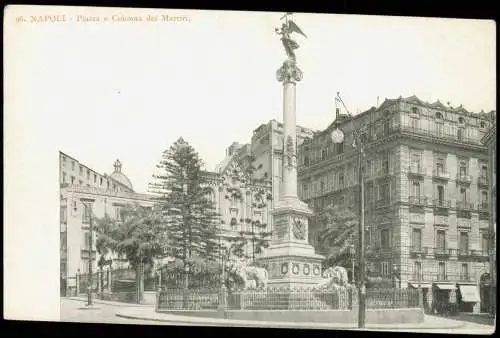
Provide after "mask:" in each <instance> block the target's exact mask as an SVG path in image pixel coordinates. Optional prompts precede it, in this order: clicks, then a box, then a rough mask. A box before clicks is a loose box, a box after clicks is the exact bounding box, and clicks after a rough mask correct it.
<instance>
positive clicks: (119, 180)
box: [59, 152, 153, 288]
mask: <svg viewBox="0 0 500 338" xmlns="http://www.w3.org/2000/svg"><path fill="white" fill-rule="evenodd" d="M59 159H60V180H61V181H60V182H61V184H60V273H61V277H62V278H63V279H64V280H66V281H68V285H67V287H68V288H71V287H74V286H73V285H71V282H72V281H74V279H72V278H73V277H74V276H75V275H76V273H77V272H80V273H87V272H88V270H89V257H90V254H89V249H90V247H89V243H90V242H89V240H90V215H91V213H92V215H94V217H98V218H101V217H104V215H105V214H108V215H109V216H111V217H112V218H115V219H120V215H121V213H120V209H121V208H122V207H123V206H124V205H126V204H136V203H137V204H139V205H143V206H152V205H153V201H152V199H151V196H150V195H146V194H139V193H135V192H134V190H133V188H132V184H131V183H130V180H129V179H128V178H127V177H126V176H125V175H124V174H123V172H122V165H121V163H120V161H119V160H117V161H116V162H115V164H114V172H113V173H112V174H111V175H101V174H98V173H97V172H96V171H94V170H92V169H90V168H89V167H87V166H85V165H83V164H82V163H80V162H78V161H77V160H76V159H75V158H73V157H70V156H68V155H67V154H64V153H62V152H60V153H59ZM95 243H96V233H95V232H94V236H93V244H94V245H93V248H92V258H93V260H92V263H93V271H97V262H98V261H99V259H100V256H99V254H98V253H97V252H96V248H95ZM125 265H126V261H125V260H120V259H114V260H113V263H112V268H120V267H123V266H125Z"/></svg>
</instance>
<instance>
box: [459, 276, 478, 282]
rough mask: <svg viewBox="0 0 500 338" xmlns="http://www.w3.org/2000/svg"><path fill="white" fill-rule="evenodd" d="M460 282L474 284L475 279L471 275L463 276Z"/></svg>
mask: <svg viewBox="0 0 500 338" xmlns="http://www.w3.org/2000/svg"><path fill="white" fill-rule="evenodd" d="M459 281H460V282H472V281H474V279H473V278H472V276H471V275H469V274H461V275H460V276H459Z"/></svg>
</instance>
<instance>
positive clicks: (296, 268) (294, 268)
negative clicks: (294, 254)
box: [292, 263, 300, 275]
mask: <svg viewBox="0 0 500 338" xmlns="http://www.w3.org/2000/svg"><path fill="white" fill-rule="evenodd" d="M299 272H300V266H299V263H292V273H293V274H294V275H298V274H299Z"/></svg>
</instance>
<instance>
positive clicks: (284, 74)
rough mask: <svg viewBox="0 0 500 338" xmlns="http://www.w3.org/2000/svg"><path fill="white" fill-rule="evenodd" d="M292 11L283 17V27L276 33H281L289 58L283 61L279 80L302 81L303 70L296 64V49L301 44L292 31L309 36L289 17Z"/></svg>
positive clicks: (278, 75)
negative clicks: (292, 36)
mask: <svg viewBox="0 0 500 338" xmlns="http://www.w3.org/2000/svg"><path fill="white" fill-rule="evenodd" d="M291 14H292V13H286V14H285V15H284V16H283V17H282V19H283V18H284V19H285V22H284V23H283V24H282V25H281V28H276V29H275V31H276V34H278V35H281V42H282V43H283V47H284V48H285V52H286V55H287V57H288V59H287V60H286V61H285V62H283V65H282V66H281V68H280V69H279V70H278V72H277V74H276V75H277V78H278V81H280V82H281V81H285V82H288V81H292V80H295V81H300V80H302V71H301V70H300V69H299V68H298V67H297V65H296V63H297V62H296V60H297V59H296V56H295V49H298V48H299V47H300V45H299V44H298V43H297V41H295V40H294V39H292V38H291V34H292V33H298V34H301V35H303V36H304V37H306V38H307V36H306V35H305V34H304V32H302V30H301V29H300V28H299V26H297V25H296V24H295V22H293V21H292V20H290V19H288V16H289V15H291Z"/></svg>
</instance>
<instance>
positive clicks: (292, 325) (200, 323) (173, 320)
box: [115, 312, 466, 331]
mask: <svg viewBox="0 0 500 338" xmlns="http://www.w3.org/2000/svg"><path fill="white" fill-rule="evenodd" d="M115 315H116V316H117V317H121V318H126V319H135V320H145V321H155V322H164V323H175V324H180V325H186V324H187V325H191V326H221V324H222V323H218V321H219V320H221V319H218V321H217V322H216V323H210V322H205V321H195V320H187V319H184V320H183V319H181V318H177V317H182V316H176V317H174V318H172V317H171V318H158V317H156V318H153V317H146V316H140V315H130V314H123V313H120V312H117V313H116V314H115ZM187 318H193V317H187ZM203 319H206V318H203ZM214 319H215V318H214ZM223 321H225V322H226V326H227V325H228V324H232V325H231V326H239V327H241V326H245V327H275V328H298V329H300V328H312V329H328V330H358V331H363V330H361V329H358V328H357V327H353V326H328V325H324V326H323V325H317V324H318V323H316V325H314V324H313V323H304V324H297V323H290V324H287V323H283V322H279V323H275V322H265V321H254V322H253V323H248V322H245V321H242V322H240V321H237V320H227V319H226V320H223ZM322 324H326V323H322ZM465 324H466V323H464V322H458V323H457V324H455V325H446V326H444V325H441V326H440V325H427V326H404V327H377V326H372V325H366V328H365V329H364V331H371V330H376V331H384V330H413V329H418V330H448V329H459V328H461V327H463V326H465ZM222 325H223V324H222Z"/></svg>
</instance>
